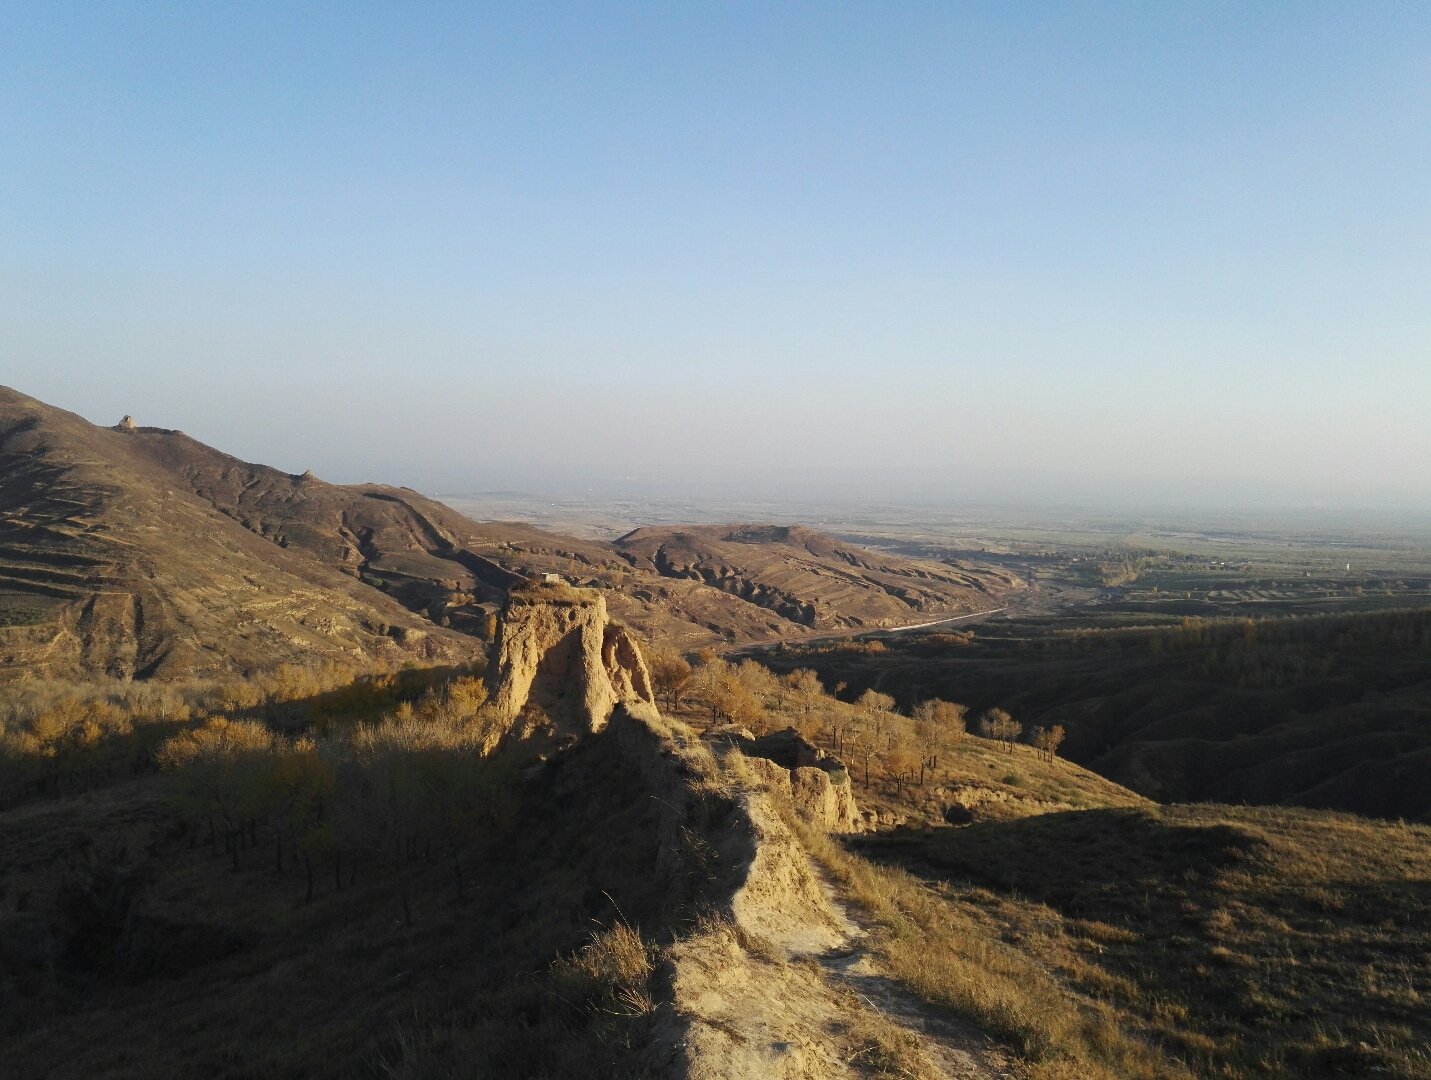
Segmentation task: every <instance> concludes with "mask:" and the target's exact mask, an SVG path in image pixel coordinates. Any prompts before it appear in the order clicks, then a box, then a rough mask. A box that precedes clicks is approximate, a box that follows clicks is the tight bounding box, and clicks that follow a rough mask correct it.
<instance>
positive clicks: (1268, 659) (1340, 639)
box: [766, 611, 1431, 821]
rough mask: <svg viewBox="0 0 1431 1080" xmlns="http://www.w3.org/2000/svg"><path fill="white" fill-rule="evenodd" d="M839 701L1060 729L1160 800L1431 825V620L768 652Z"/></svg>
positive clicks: (1004, 628)
mask: <svg viewBox="0 0 1431 1080" xmlns="http://www.w3.org/2000/svg"><path fill="white" fill-rule="evenodd" d="M766 659H767V660H768V662H769V663H770V664H771V666H772V667H775V668H777V669H781V670H785V669H790V668H795V667H807V666H808V667H813V668H815V669H817V670H818V671H819V672H820V674H821V675H822V677H824V678H825V679H826V681H829V682H833V681H836V680H840V681H845V682H847V683H848V684H849V686H850V693H851V694H853V693H857V692H858V691H860V690H862V689H864V688H867V687H871V686H873V687H877V688H878V689H880V690H882V691H885V692H888V693H891V694H893V695H894V696H895V697H896V698H898V699H900V700H901V701H905V702H912V701H916V700H918V699H920V698H922V697H930V696H940V697H946V698H949V699H952V700H957V701H962V702H965V703H967V704H968V705H969V706H971V707H972V708H973V709H974V710H975V711H976V712H977V711H979V710H982V709H986V708H989V707H991V706H995V705H997V706H1001V707H1003V708H1005V709H1008V710H1009V711H1011V712H1012V713H1013V714H1014V716H1015V717H1016V718H1017V719H1018V720H1019V721H1021V722H1022V723H1023V725H1024V728H1025V730H1026V731H1027V730H1030V729H1031V728H1032V727H1034V726H1037V725H1042V726H1052V725H1054V724H1061V725H1063V726H1064V727H1065V728H1066V729H1067V732H1068V739H1067V742H1066V743H1065V744H1064V747H1063V752H1064V753H1066V754H1067V755H1068V756H1069V757H1070V758H1072V759H1073V760H1075V761H1078V762H1080V763H1082V764H1084V765H1086V766H1088V767H1089V768H1091V769H1094V770H1096V771H1098V772H1100V773H1102V774H1103V775H1105V776H1108V777H1110V778H1111V779H1114V780H1117V781H1119V782H1120V783H1123V784H1126V785H1128V786H1129V787H1131V788H1134V789H1135V790H1137V791H1140V792H1142V793H1143V794H1145V795H1149V796H1151V797H1153V798H1157V799H1171V800H1193V799H1207V800H1215V801H1221V802H1249V803H1292V804H1298V805H1303V806H1314V807H1326V808H1330V809H1341V810H1353V811H1356V812H1359V813H1365V814H1373V815H1378V816H1384V817H1406V818H1409V819H1416V820H1423V821H1424V820H1431V785H1428V784H1427V783H1426V777H1427V776H1431V704H1428V702H1431V612H1428V611H1391V612H1372V613H1359V614H1350V615H1323V616H1314V617H1304V618H1276V619H1263V620H1258V621H1255V622H1254V621H1251V620H1222V621H1216V622H1204V621H1202V620H1188V622H1187V623H1186V624H1185V625H1183V626H1174V627H1171V628H1162V627H1156V628H1140V629H1131V628H1124V629H1115V630H1089V629H1078V628H1076V627H1075V628H1065V624H1061V623H1058V622H1056V621H1055V622H1049V621H1044V620H1008V621H1003V622H999V623H990V624H986V625H983V626H980V627H979V628H978V630H977V632H976V633H974V634H972V635H968V634H965V635H948V634H937V633H931V634H920V635H917V636H913V637H909V638H902V639H894V640H889V641H886V642H883V643H882V644H881V647H880V648H879V649H873V650H872V649H868V648H864V647H862V646H861V645H860V643H829V644H827V645H816V646H811V647H808V648H807V647H804V646H800V645H792V646H790V647H789V648H788V649H786V650H783V651H780V652H774V653H771V654H769V656H768V657H767V658H766Z"/></svg>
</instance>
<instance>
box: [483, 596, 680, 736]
mask: <svg viewBox="0 0 1431 1080" xmlns="http://www.w3.org/2000/svg"><path fill="white" fill-rule="evenodd" d="M487 682H488V687H489V692H490V694H491V701H492V708H493V710H494V711H495V712H496V713H497V715H498V717H499V718H500V719H501V720H502V721H503V722H504V723H506V724H508V725H509V726H511V727H512V728H514V729H515V730H517V731H518V733H519V734H526V733H528V731H530V730H537V729H540V728H546V729H548V730H550V731H551V732H552V733H553V734H555V735H558V736H566V735H569V736H580V735H583V734H587V733H590V732H596V731H600V730H601V729H602V728H604V727H605V726H606V722H607V720H608V719H609V718H610V716H611V711H612V709H614V708H615V707H616V705H617V704H618V703H620V702H626V703H633V702H641V703H646V704H650V705H653V706H654V704H655V695H654V694H653V693H652V692H651V674H650V671H649V670H648V669H647V667H646V661H645V659H644V658H643V657H642V656H641V649H640V646H638V645H637V643H636V640H635V638H633V637H632V636H631V634H630V633H629V632H628V631H627V630H626V628H625V627H623V626H620V625H618V624H615V623H612V622H611V621H610V620H609V618H608V617H607V612H606V599H605V597H603V596H602V595H601V594H600V593H599V592H595V591H594V590H590V589H573V588H570V587H568V586H566V585H547V584H532V585H527V586H523V587H521V588H518V589H513V590H512V592H511V593H510V595H509V596H508V599H507V604H506V606H505V608H504V609H503V611H502V619H501V622H500V623H499V626H498V631H497V641H496V643H495V645H494V647H493V649H492V658H491V662H490V665H489V667H488V673H487Z"/></svg>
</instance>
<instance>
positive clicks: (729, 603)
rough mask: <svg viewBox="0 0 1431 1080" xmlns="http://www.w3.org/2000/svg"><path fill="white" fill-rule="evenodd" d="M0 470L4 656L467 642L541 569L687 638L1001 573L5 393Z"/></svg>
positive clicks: (787, 625)
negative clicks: (331, 464)
mask: <svg viewBox="0 0 1431 1080" xmlns="http://www.w3.org/2000/svg"><path fill="white" fill-rule="evenodd" d="M0 466H3V469H4V471H3V475H2V477H0V670H3V669H6V668H8V669H10V670H17V669H20V668H24V669H26V670H31V671H36V672H47V673H50V674H54V675H73V674H82V673H92V672H104V673H108V674H113V675H120V676H125V677H128V676H138V677H147V676H153V675H158V676H177V675H191V674H198V673H206V672H214V671H224V670H233V671H240V672H242V671H246V670H250V669H253V668H257V667H263V666H272V665H275V664H278V663H282V662H285V661H290V660H305V659H306V660H316V659H343V660H346V661H350V662H356V663H360V664H361V663H371V662H376V661H381V662H398V661H401V660H405V659H423V660H437V659H454V660H460V659H471V658H472V657H474V656H477V655H480V652H481V645H480V644H479V643H478V642H476V641H473V640H472V636H477V637H485V636H487V635H488V634H489V633H490V623H491V616H492V614H493V613H494V612H495V611H496V609H497V608H498V607H500V605H501V603H502V601H503V599H504V597H505V595H506V591H507V589H508V588H510V587H511V586H512V585H513V584H514V583H517V582H519V581H521V580H523V579H525V578H526V577H528V576H532V575H538V574H543V573H555V574H559V575H561V576H563V577H565V578H567V579H568V580H570V581H572V582H573V583H576V584H581V585H587V586H592V587H597V588H601V589H604V590H606V591H607V593H608V596H609V606H610V608H611V610H612V611H613V613H615V614H616V615H617V616H618V617H620V618H621V619H623V620H624V621H626V622H627V623H629V624H630V625H632V626H633V627H635V628H636V629H637V630H638V632H640V633H642V634H644V635H645V636H646V637H647V638H648V639H652V640H655V639H660V640H662V641H665V642H669V643H672V644H675V645H678V646H680V647H684V648H694V647H698V646H701V645H708V644H718V643H724V642H728V641H736V642H751V641H771V640H781V639H784V638H788V637H799V636H807V635H809V634H811V633H813V632H815V631H816V630H825V629H829V628H838V627H861V626H879V625H889V624H892V623H899V622H909V621H918V620H919V619H921V618H924V617H926V616H928V615H937V614H941V613H945V612H959V611H966V610H972V609H977V608H978V607H979V606H980V605H982V604H985V603H988V602H989V601H988V597H989V596H990V595H992V594H996V593H998V592H1000V591H1001V590H1006V589H1008V588H1009V587H1011V584H1012V579H1009V578H1006V577H1005V576H1004V575H1002V574H1000V573H997V572H983V571H978V570H974V569H959V570H955V569H952V568H949V567H945V566H942V565H940V564H938V563H932V562H930V563H924V562H918V561H914V560H901V559H890V558H887V557H883V556H877V555H874V554H872V553H869V552H862V551H860V550H859V549H857V548H852V547H850V546H848V545H839V544H836V543H835V542H834V541H832V540H830V539H829V538H828V537H823V536H821V535H820V534H818V533H814V532H810V531H806V530H797V531H795V532H791V531H790V530H772V531H768V532H767V533H761V532H760V530H758V529H755V528H753V527H746V528H744V529H736V530H734V531H727V532H728V535H727V532H723V531H721V530H696V531H694V532H693V533H691V534H689V535H690V536H692V537H695V536H699V538H700V541H701V546H700V547H699V549H698V550H696V549H692V548H690V547H689V545H688V546H687V548H685V549H683V550H684V551H686V553H687V554H688V555H689V558H686V561H685V562H682V563H680V565H679V567H678V566H677V564H676V563H675V562H673V561H672V559H671V557H669V552H670V551H671V550H673V549H674V547H675V545H674V543H673V542H666V543H660V544H656V545H655V546H654V547H653V546H652V544H651V542H650V541H651V540H652V537H643V536H640V535H637V534H633V535H632V536H629V537H627V538H625V539H624V540H623V541H622V542H620V543H618V544H616V545H610V544H605V543H600V542H594V541H587V540H581V539H576V538H573V537H566V536H561V535H559V534H556V533H549V532H546V531H544V530H541V529H537V528H534V527H532V526H528V525H522V524H519V523H501V522H495V523H494V522H487V523H478V522H475V521H471V520H469V519H467V518H465V517H463V516H462V515H460V514H457V513H456V512H455V511H453V510H451V509H449V508H448V507H446V506H443V505H442V504H441V503H438V502H435V501H433V500H431V499H428V498H425V497H424V496H422V495H420V494H418V493H417V492H415V491H412V490H410V489H407V488H393V487H385V486H381V485H372V484H360V485H338V484H329V483H326V482H324V481H322V480H320V479H318V478H316V477H314V476H312V475H311V474H308V473H305V474H303V475H297V476H295V475H290V474H288V473H284V472H281V471H279V470H277V469H273V468H270V467H268V466H265V465H258V464H253V463H250V462H245V461H241V460H239V459H237V458H235V457H232V456H230V455H228V454H225V453H222V452H221V451H218V450H215V449H213V448H211V447H208V446H205V445H204V444H202V443H200V442H198V441H196V440H194V439H192V438H190V437H188V436H187V435H185V434H183V433H182V432H178V431H171V430H167V429H163V428H153V427H138V426H133V425H117V426H116V427H114V428H101V427H97V426H95V425H93V424H90V423H88V422H86V421H85V420H83V419H81V418H80V417H78V416H75V415H73V414H70V413H66V412H63V411H62V410H59V409H54V408H51V407H50V406H47V405H44V404H43V403H41V402H38V401H35V400H34V399H32V398H28V397H26V396H25V395H23V394H19V393H17V392H15V391H13V390H0ZM683 535H685V534H683ZM662 552H666V554H662ZM682 557H683V558H685V556H684V555H683V556H682Z"/></svg>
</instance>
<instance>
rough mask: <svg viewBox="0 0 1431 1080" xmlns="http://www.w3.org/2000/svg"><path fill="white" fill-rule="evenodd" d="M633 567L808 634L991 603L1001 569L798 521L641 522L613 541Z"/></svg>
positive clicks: (1006, 584)
mask: <svg viewBox="0 0 1431 1080" xmlns="http://www.w3.org/2000/svg"><path fill="white" fill-rule="evenodd" d="M613 546H614V547H615V549H616V550H617V552H618V553H619V554H620V555H621V556H622V558H624V559H626V560H627V561H628V562H629V563H630V564H631V565H632V566H633V567H634V568H636V569H637V570H641V571H648V572H650V573H653V574H657V575H659V576H660V577H662V578H666V579H670V580H671V581H677V582H679V581H692V582H701V583H703V584H705V585H708V586H710V587H711V588H713V589H717V590H719V591H721V592H723V593H727V594H729V595H731V596H735V597H739V598H740V599H741V600H744V601H746V602H747V603H750V604H754V605H756V606H758V607H760V608H763V609H765V610H767V611H769V612H771V613H772V614H774V615H776V616H778V617H779V618H780V619H782V620H784V621H786V622H788V623H793V624H795V625H796V626H799V627H805V628H808V629H810V630H817V631H832V630H860V629H877V628H879V627H886V626H899V625H902V624H904V623H910V622H918V621H922V620H933V619H937V618H938V617H940V616H949V615H962V614H967V613H970V612H974V611H983V610H988V609H989V608H991V607H994V606H997V604H998V603H999V601H998V600H997V599H996V598H997V597H1000V596H1002V595H1003V594H1005V593H1007V592H1009V591H1011V590H1013V589H1016V588H1018V587H1019V585H1020V582H1019V580H1018V579H1017V578H1016V577H1014V576H1012V575H1009V574H1005V573H1003V572H1001V571H995V570H990V569H988V568H981V569H977V570H976V569H973V568H971V567H967V566H951V565H946V564H944V563H936V562H930V561H924V560H914V559H903V558H896V557H891V556H887V555H881V554H878V553H876V552H873V551H868V550H866V549H864V548H859V547H856V546H855V545H853V544H846V543H842V542H840V541H838V540H835V539H834V538H833V537H830V536H827V535H825V534H824V533H820V532H817V531H815V530H814V529H807V528H803V527H800V526H776V525H729V526H686V527H679V528H671V527H665V528H642V529H636V530H635V531H633V532H630V533H627V534H626V535H625V536H623V537H621V538H620V539H618V540H617V541H615V543H614V545H613Z"/></svg>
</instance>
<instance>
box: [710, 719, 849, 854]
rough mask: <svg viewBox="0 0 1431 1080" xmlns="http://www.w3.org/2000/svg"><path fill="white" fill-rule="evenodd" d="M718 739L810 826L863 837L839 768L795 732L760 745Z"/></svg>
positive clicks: (732, 736)
mask: <svg viewBox="0 0 1431 1080" xmlns="http://www.w3.org/2000/svg"><path fill="white" fill-rule="evenodd" d="M720 738H721V739H722V740H723V741H727V742H729V743H730V744H731V745H733V746H734V747H735V748H736V749H738V750H739V751H740V752H741V753H742V754H743V755H745V758H746V761H745V765H746V768H747V769H748V770H750V771H751V772H752V773H753V774H754V775H755V776H756V777H757V778H758V779H759V780H760V782H761V783H762V784H764V785H765V786H766V787H767V788H768V789H769V790H770V791H771V792H772V793H773V794H774V795H776V797H778V798H780V799H782V800H784V801H785V802H787V803H789V804H790V805H792V806H794V808H795V811H796V813H798V814H799V815H800V816H801V817H802V818H804V819H805V820H806V821H808V822H810V823H811V824H812V825H817V826H819V827H820V828H822V829H828V830H829V831H831V832H841V833H853V832H863V831H864V829H865V818H864V817H863V816H862V815H861V814H860V810H859V807H858V806H857V805H856V804H855V792H854V787H853V785H852V784H851V783H850V775H849V773H848V772H846V771H845V767H844V765H843V764H842V763H841V762H840V761H839V760H837V759H836V758H832V757H830V756H829V755H828V754H825V753H823V752H821V751H820V750H819V749H818V748H817V747H816V746H814V745H813V744H811V743H810V742H808V741H807V740H806V739H804V738H803V737H801V735H800V734H799V733H798V732H797V731H795V729H794V728H787V729H786V730H784V731H778V732H776V733H775V734H773V735H766V736H764V737H763V738H759V739H752V738H742V737H740V734H737V733H733V732H730V731H729V730H726V731H723V732H722V733H721V735H720Z"/></svg>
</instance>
